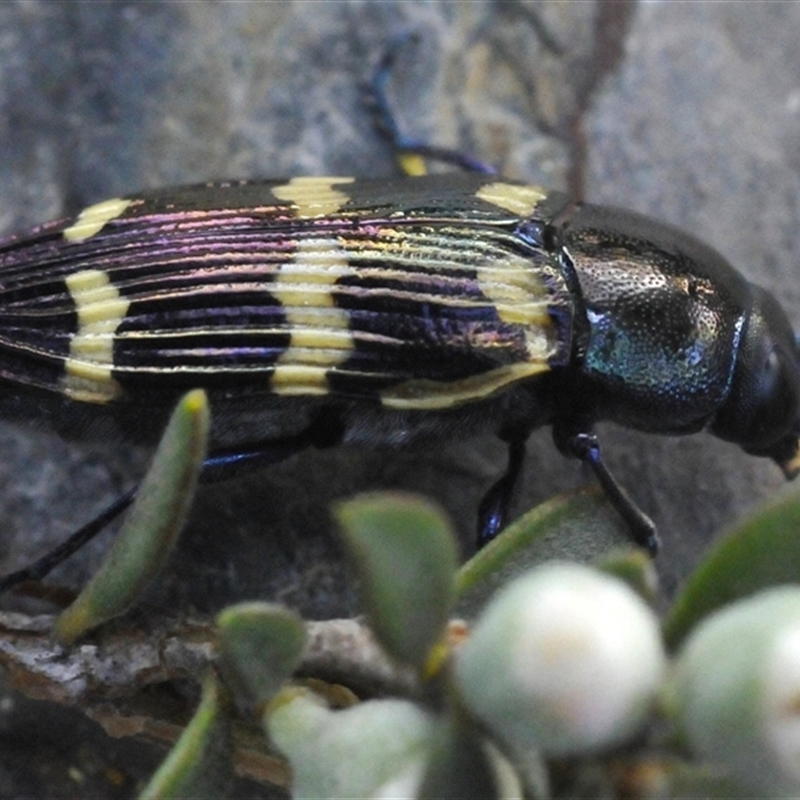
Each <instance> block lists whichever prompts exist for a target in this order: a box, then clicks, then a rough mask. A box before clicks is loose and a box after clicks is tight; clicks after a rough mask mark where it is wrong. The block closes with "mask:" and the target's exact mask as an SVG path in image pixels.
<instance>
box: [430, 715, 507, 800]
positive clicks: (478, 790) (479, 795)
mask: <svg viewBox="0 0 800 800" xmlns="http://www.w3.org/2000/svg"><path fill="white" fill-rule="evenodd" d="M415 796H416V797H418V798H420V800H422V799H423V798H440V797H457V798H459V799H460V800H471V799H472V798H474V800H491V799H492V798H499V797H503V798H508V800H511V799H512V798H520V799H521V798H522V786H521V784H520V782H519V779H518V778H517V776H516V775H515V774H514V773H513V772H512V770H511V769H510V767H509V765H508V762H507V761H505V760H504V759H503V758H502V757H501V756H500V754H499V752H497V751H496V750H494V748H491V747H490V746H489V745H488V744H487V743H486V742H485V741H484V740H483V737H482V736H481V734H480V733H479V732H478V729H477V727H475V726H474V725H472V724H470V723H468V722H467V720H465V719H459V718H457V717H451V718H450V719H449V720H447V722H446V724H444V725H442V726H441V727H440V730H439V736H437V737H436V741H435V743H434V746H433V747H432V748H431V752H430V757H429V760H428V763H427V765H426V768H425V772H424V775H423V778H422V783H421V785H420V787H419V789H418V790H417V792H416V795H415Z"/></svg>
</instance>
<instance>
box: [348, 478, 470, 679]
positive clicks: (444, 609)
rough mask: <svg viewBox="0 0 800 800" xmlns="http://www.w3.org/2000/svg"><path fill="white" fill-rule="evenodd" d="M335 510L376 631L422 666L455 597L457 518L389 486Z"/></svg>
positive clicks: (402, 656)
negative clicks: (451, 519)
mask: <svg viewBox="0 0 800 800" xmlns="http://www.w3.org/2000/svg"><path fill="white" fill-rule="evenodd" d="M334 516H335V518H336V520H337V522H338V523H339V526H340V527H341V529H342V533H343V536H344V539H345V543H346V546H347V549H348V551H349V554H350V555H351V557H352V559H353V561H354V563H355V566H356V569H357V571H358V575H359V577H360V578H361V581H362V586H363V595H364V601H365V605H366V609H367V614H368V615H369V617H370V620H371V623H372V627H373V630H374V632H375V635H376V637H377V638H378V640H379V641H380V643H381V645H382V646H383V647H384V649H385V650H386V652H387V653H388V654H389V655H390V656H391V657H392V658H394V659H396V660H397V661H400V662H402V663H406V664H411V665H413V666H415V667H416V668H417V670H419V671H420V672H421V671H423V670H424V667H425V664H426V662H427V659H428V657H429V655H430V654H431V651H432V648H433V646H434V645H435V644H436V643H438V641H439V640H440V638H441V636H442V633H443V631H444V626H445V623H446V622H447V619H448V616H449V614H450V610H451V608H452V604H453V575H454V573H455V568H456V545H455V540H454V538H453V534H452V531H451V528H450V524H449V523H448V521H447V519H446V518H445V516H444V514H443V512H442V511H441V510H440V509H439V508H438V507H437V506H434V505H433V504H432V503H429V502H428V501H426V500H423V499H421V498H419V497H415V496H412V495H404V494H400V493H389V492H386V493H374V494H365V495H361V496H360V497H357V498H356V499H354V500H350V501H348V502H345V503H339V504H338V505H337V506H336V507H335V508H334Z"/></svg>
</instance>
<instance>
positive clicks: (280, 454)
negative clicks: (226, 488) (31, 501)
mask: <svg viewBox="0 0 800 800" xmlns="http://www.w3.org/2000/svg"><path fill="white" fill-rule="evenodd" d="M314 444H316V445H319V446H326V445H327V444H328V442H327V441H324V440H321V439H320V436H319V434H318V433H317V431H316V429H315V428H314V427H313V426H312V427H311V428H309V430H307V431H304V432H303V433H300V434H298V435H296V436H288V437H286V438H284V439H275V440H273V441H268V442H263V443H261V444H260V445H258V446H256V447H253V448H252V449H250V450H244V451H242V450H230V451H220V452H217V453H212V454H211V455H209V456H208V458H206V460H205V461H204V462H203V470H202V472H201V473H200V480H201V481H202V482H203V483H211V482H214V481H221V480H227V479H228V478H231V477H233V476H234V475H236V474H237V473H238V472H240V471H242V470H245V469H253V468H258V467H265V466H267V465H269V464H277V463H278V462H280V461H283V460H285V459H287V458H289V456H292V455H294V454H295V453H299V452H300V451H301V450H305V449H306V448H307V447H309V446H311V445H314ZM138 491H139V487H138V486H134V487H133V488H132V489H129V490H128V491H127V492H125V494H123V495H121V496H120V497H118V498H117V499H116V500H115V501H114V502H113V503H111V505H109V506H108V507H107V508H106V509H105V510H104V511H102V512H101V513H100V514H98V515H97V516H96V517H95V518H94V519H92V520H90V521H89V522H87V523H86V524H85V525H83V526H82V527H81V528H79V529H78V530H77V531H75V532H74V533H73V534H72V535H71V536H70V537H69V538H67V539H65V540H64V541H63V542H61V544H59V545H58V546H57V547H54V548H53V549H52V550H50V551H49V552H47V553H45V554H44V555H43V556H42V557H41V558H39V559H37V560H36V561H34V562H33V564H30V565H28V566H27V567H24V568H23V569H20V570H17V571H16V572H10V573H9V574H8V575H4V576H3V577H0V594H2V593H3V592H7V591H8V590H9V589H13V588H14V587H15V586H19V585H20V584H21V583H27V582H29V581H39V580H41V579H42V578H44V577H45V576H46V575H48V574H50V572H52V571H53V570H54V569H55V568H56V567H57V566H58V565H59V564H61V563H62V562H63V561H66V560H67V559H68V558H69V557H70V556H71V555H72V554H73V553H76V552H77V551H78V550H80V549H81V547H83V546H84V545H85V544H87V543H88V542H90V541H91V540H92V539H94V537H95V536H97V535H98V534H99V533H101V532H102V531H103V530H104V529H105V528H106V526H107V525H110V524H111V522H113V521H114V520H115V519H116V518H117V517H118V516H119V515H120V514H121V513H122V512H123V511H125V509H126V508H128V506H130V504H131V503H132V502H133V500H134V498H135V497H136V494H137V492H138Z"/></svg>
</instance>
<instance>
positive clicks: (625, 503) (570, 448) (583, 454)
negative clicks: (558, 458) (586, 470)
mask: <svg viewBox="0 0 800 800" xmlns="http://www.w3.org/2000/svg"><path fill="white" fill-rule="evenodd" d="M556 444H557V445H558V447H559V449H560V450H562V452H565V453H566V454H567V455H571V456H573V457H574V458H577V459H579V460H580V461H582V462H583V463H584V464H588V465H589V467H591V469H592V471H593V472H594V474H595V476H596V477H597V480H598V481H599V482H600V486H602V488H603V492H604V493H605V495H606V497H607V498H608V499H609V502H610V503H611V505H612V506H614V509H615V510H616V512H617V513H618V514H619V515H620V516H621V517H622V519H623V520H624V521H625V524H626V525H627V526H628V530H629V531H630V534H631V538H632V539H633V541H634V542H635V543H636V544H637V545H639V546H640V547H643V548H644V549H645V550H647V552H648V553H649V554H650V555H651V556H654V557H655V556H656V555H657V554H658V551H659V548H660V546H661V545H660V541H659V538H658V532H657V531H656V526H655V523H654V522H653V520H651V519H650V517H648V516H647V514H645V513H644V512H643V511H642V510H641V509H640V508H639V507H638V506H637V505H636V503H634V502H633V500H632V499H631V497H630V495H629V494H628V493H627V492H626V491H625V490H624V489H623V488H622V486H620V484H619V483H617V481H616V479H615V478H614V476H613V475H612V474H611V473H610V472H609V470H608V467H607V466H606V464H605V462H604V461H603V458H602V455H601V453H600V442H599V441H598V439H597V435H596V434H594V433H575V434H572V435H570V436H566V437H563V438H562V437H556Z"/></svg>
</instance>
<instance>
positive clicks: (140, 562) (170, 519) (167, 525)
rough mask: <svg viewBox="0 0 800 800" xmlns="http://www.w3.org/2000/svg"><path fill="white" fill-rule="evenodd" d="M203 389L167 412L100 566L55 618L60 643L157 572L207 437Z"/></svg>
mask: <svg viewBox="0 0 800 800" xmlns="http://www.w3.org/2000/svg"><path fill="white" fill-rule="evenodd" d="M208 426H209V410H208V401H207V399H206V395H205V393H204V392H202V391H200V390H197V391H193V392H189V393H188V394H187V395H185V396H184V397H183V399H182V400H181V401H180V403H179V404H178V407H177V408H176V409H175V411H174V412H173V414H172V418H171V419H170V422H169V425H168V426H167V429H166V431H165V433H164V436H163V437H162V439H161V442H160V444H159V446H158V449H157V451H156V454H155V456H154V458H153V463H152V465H151V467H150V470H149V472H148V473H147V475H146V476H145V478H144V480H143V481H142V485H141V487H140V489H139V492H138V494H137V496H136V501H135V502H134V504H133V507H132V509H131V511H130V513H129V515H128V517H127V519H126V520H125V523H124V525H123V527H122V530H121V531H120V533H119V535H118V536H117V538H116V540H115V541H114V544H113V546H112V547H111V550H110V551H109V553H108V555H107V556H106V558H105V560H104V562H103V564H102V565H101V566H100V568H99V569H98V571H97V573H96V574H95V575H94V577H93V578H92V579H91V581H90V582H89V584H88V585H87V586H86V587H85V588H84V590H83V591H82V592H81V593H80V595H79V596H78V598H77V599H76V600H75V602H74V603H73V604H72V605H71V606H69V608H67V609H66V610H65V611H64V612H63V613H62V614H61V615H60V616H59V618H58V620H57V621H56V625H55V635H56V637H57V638H58V639H59V640H60V641H62V642H63V643H65V644H69V643H71V642H74V641H75V640H76V639H77V638H78V637H79V636H82V635H83V634H84V633H86V631H88V630H90V629H91V628H94V627H96V626H97V625H100V624H101V623H103V622H106V621H107V620H110V619H113V618H114V617H117V616H119V615H120V614H122V613H124V612H125V611H126V610H127V609H128V608H129V607H130V606H131V605H132V604H133V603H134V601H135V600H136V598H137V597H138V596H139V595H140V594H141V592H142V591H143V590H144V588H145V587H146V586H147V585H148V584H149V583H150V581H152V580H153V578H155V576H156V575H157V574H158V573H159V572H160V571H161V569H162V567H163V566H164V564H165V563H166V561H167V558H168V557H169V554H170V553H171V552H172V548H173V547H174V545H175V542H176V541H177V538H178V535H179V533H180V531H181V529H182V528H183V525H184V522H185V520H186V514H187V513H188V510H189V507H190V505H191V502H192V499H193V497H194V491H195V487H196V485H197V479H198V476H199V474H200V471H201V469H202V466H203V461H204V459H205V454H206V442H207V439H208Z"/></svg>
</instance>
